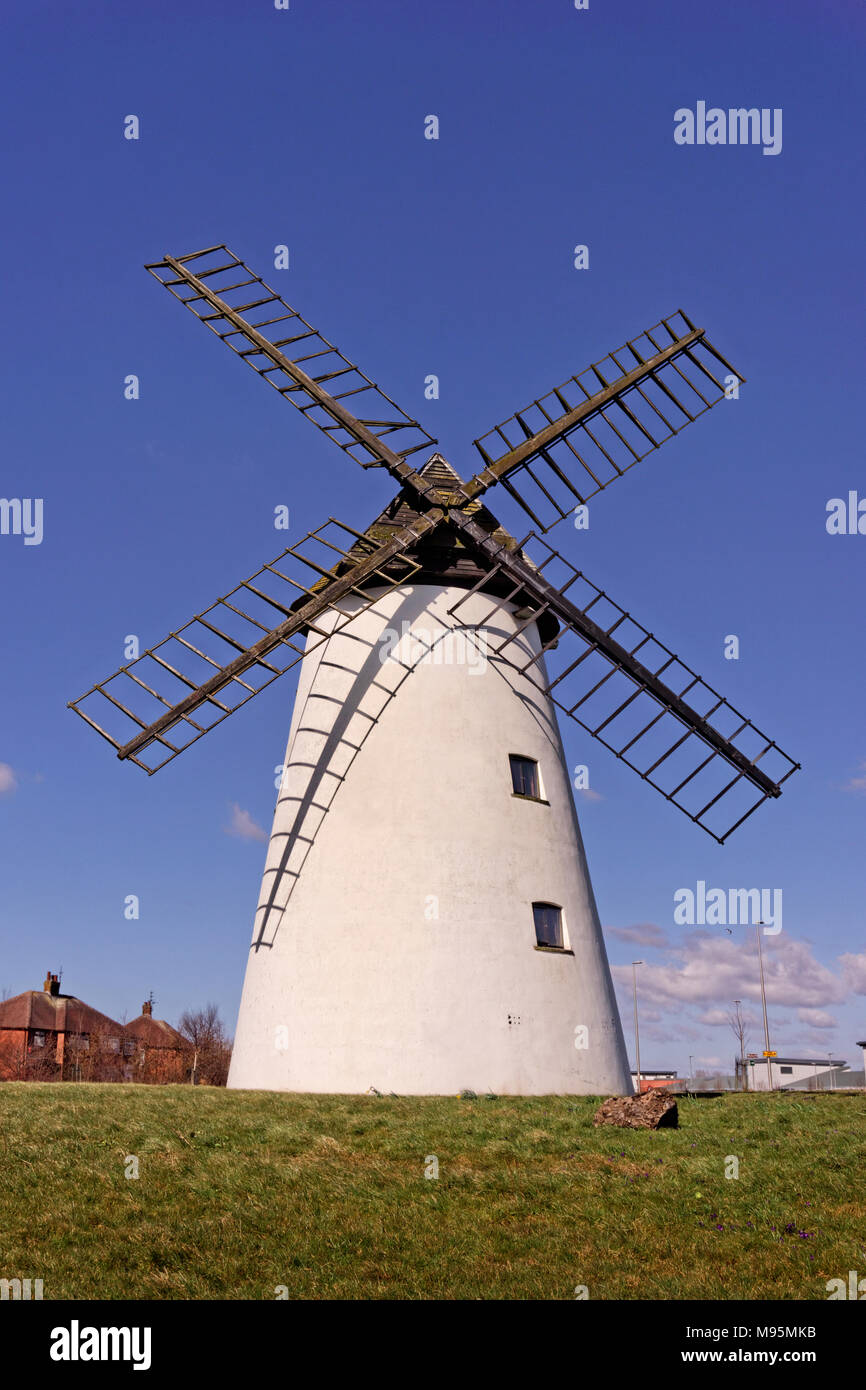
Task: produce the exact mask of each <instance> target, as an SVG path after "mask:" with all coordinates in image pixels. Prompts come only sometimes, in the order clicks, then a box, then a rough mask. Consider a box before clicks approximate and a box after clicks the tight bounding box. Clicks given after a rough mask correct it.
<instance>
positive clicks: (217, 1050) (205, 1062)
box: [177, 1004, 232, 1086]
mask: <svg viewBox="0 0 866 1390" xmlns="http://www.w3.org/2000/svg"><path fill="white" fill-rule="evenodd" d="M177 1029H178V1032H179V1033H181V1034H183V1036H184V1037H185V1038H188V1039H189V1041H190V1043H191V1044H192V1047H193V1049H194V1069H195V1073H196V1075H195V1080H197V1081H201V1082H203V1083H204V1084H205V1085H208V1086H224V1085H225V1084H226V1080H227V1079H228V1073H229V1061H230V1060H231V1055H232V1045H231V1039H230V1037H229V1035H228V1033H227V1031H226V1027H225V1024H224V1023H223V1021H222V1019H221V1018H220V1016H219V1008H218V1006H217V1005H216V1004H206V1005H205V1007H204V1008H203V1009H184V1011H183V1013H182V1014H181V1016H180V1019H179V1021H178V1025H177Z"/></svg>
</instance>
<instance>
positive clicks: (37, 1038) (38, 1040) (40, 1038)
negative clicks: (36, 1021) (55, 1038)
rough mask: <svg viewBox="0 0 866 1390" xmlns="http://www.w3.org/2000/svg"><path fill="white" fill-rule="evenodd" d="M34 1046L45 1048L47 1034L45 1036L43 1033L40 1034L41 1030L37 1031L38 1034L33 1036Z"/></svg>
mask: <svg viewBox="0 0 866 1390" xmlns="http://www.w3.org/2000/svg"><path fill="white" fill-rule="evenodd" d="M33 1046H34V1047H44V1046H45V1034H44V1033H43V1032H40V1031H39V1029H37V1030H36V1032H35V1033H34V1034H33Z"/></svg>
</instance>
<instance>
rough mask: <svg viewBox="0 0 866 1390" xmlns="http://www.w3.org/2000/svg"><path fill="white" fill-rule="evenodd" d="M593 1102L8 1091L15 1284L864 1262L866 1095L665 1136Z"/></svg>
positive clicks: (691, 1294)
mask: <svg viewBox="0 0 866 1390" xmlns="http://www.w3.org/2000/svg"><path fill="white" fill-rule="evenodd" d="M597 1105H598V1101H597V1100H595V1099H593V1098H591V1097H560V1096H556V1097H549V1096H545V1097H537V1098H519V1099H518V1098H513V1097H512V1098H500V1099H485V1098H483V1097H479V1098H477V1099H473V1100H461V1099H458V1098H457V1097H441V1098H428V1097H424V1098H417V1097H414V1098H408V1099H401V1098H397V1097H382V1098H378V1097H375V1096H353V1097H347V1096H298V1095H270V1094H265V1093H258V1092H240V1091H225V1090H217V1089H210V1088H204V1087H201V1088H192V1087H180V1086H166V1087H157V1086H153V1087H148V1086H120V1085H103V1086H99V1085H75V1084H69V1083H67V1084H63V1085H56V1084H54V1085H37V1084H20V1083H8V1084H5V1085H2V1086H0V1174H2V1176H0V1277H5V1278H12V1277H15V1276H17V1277H19V1278H27V1277H29V1278H41V1279H42V1280H43V1281H44V1297H45V1298H46V1299H49V1298H105V1299H111V1298H171V1299H183V1298H219V1299H223V1298H228V1299H233V1298H254V1299H270V1298H274V1296H275V1289H276V1286H277V1285H285V1286H287V1288H288V1292H289V1297H291V1298H349V1299H370V1298H473V1299H474V1298H505V1299H527V1298H529V1299H535V1298H537V1299H550V1298H567V1299H570V1298H573V1297H574V1296H575V1287H576V1286H577V1285H586V1286H587V1288H588V1290H589V1297H590V1298H592V1299H610V1298H629V1299H631V1298H643V1299H661V1298H674V1299H682V1298H700V1299H733V1298H757V1299H825V1298H826V1297H827V1292H826V1289H825V1283H826V1281H827V1280H828V1279H830V1278H836V1277H847V1272H848V1270H849V1269H857V1270H859V1271H860V1273H861V1275H862V1274H866V1221H864V1217H866V1199H864V1196H863V1185H862V1174H863V1171H864V1166H866V1125H864V1119H866V1096H856V1097H848V1096H833V1095H832V1094H824V1095H820V1096H816V1097H814V1098H812V1097H809V1096H805V1095H800V1096H795V1095H785V1096H779V1095H776V1096H763V1097H760V1096H726V1097H723V1098H721V1099H717V1100H680V1102H679V1110H680V1128H679V1129H678V1130H659V1131H657V1132H655V1133H647V1132H640V1131H637V1132H635V1131H630V1130H620V1129H612V1128H608V1127H602V1128H600V1129H594V1128H593V1126H592V1116H593V1114H594V1112H595V1110H596V1108H597ZM131 1154H132V1155H137V1156H138V1159H139V1172H140V1177H139V1178H138V1180H137V1181H136V1180H134V1179H128V1178H126V1177H125V1175H124V1164H125V1159H126V1156H127V1155H131ZM430 1154H435V1155H436V1156H437V1157H438V1160H439V1177H438V1179H432V1180H431V1179H427V1178H425V1176H424V1160H425V1157H426V1156H427V1155H430ZM728 1155H735V1156H737V1157H738V1159H739V1178H738V1179H737V1180H731V1179H726V1178H725V1160H726V1158H727V1156H728ZM720 1227H721V1228H722V1229H719V1228H720ZM800 1232H807V1233H808V1234H807V1235H801V1234H799V1233H800Z"/></svg>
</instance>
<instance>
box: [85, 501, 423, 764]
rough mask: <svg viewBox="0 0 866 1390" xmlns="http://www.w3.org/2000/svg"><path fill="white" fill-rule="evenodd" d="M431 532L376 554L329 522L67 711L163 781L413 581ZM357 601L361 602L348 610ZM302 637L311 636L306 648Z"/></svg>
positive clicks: (398, 538) (362, 538)
mask: <svg viewBox="0 0 866 1390" xmlns="http://www.w3.org/2000/svg"><path fill="white" fill-rule="evenodd" d="M428 524H429V525H431V526H432V522H431V523H428ZM423 530H424V525H423V524H422V523H421V522H416V524H415V526H414V528H413V529H412V530H408V529H405V528H404V529H403V530H400V531H397V532H395V534H394V535H393V536H392V537H391V538H390V539H389V540H388V542H387V543H386V544H384V545H381V546H376V545H375V544H374V543H373V542H371V541H370V539H369V538H368V537H367V536H366V535H365V534H363V533H361V532H359V531H355V530H354V529H353V528H352V527H351V526H346V525H345V524H344V523H343V522H339V521H335V520H334V519H333V518H331V519H330V520H329V521H327V522H326V523H325V524H324V525H323V526H320V527H318V528H317V529H316V530H315V531H310V532H309V533H308V534H307V535H306V536H305V537H304V538H303V540H301V541H299V542H298V543H297V544H296V545H294V546H290V547H289V548H288V549H287V550H284V551H283V553H282V554H281V555H278V556H277V558H276V559H275V560H273V561H271V563H270V564H267V565H264V566H263V567H262V568H261V569H260V570H258V571H257V572H256V573H255V574H254V575H252V576H251V577H250V578H249V579H245V580H243V582H242V583H240V584H238V585H237V586H236V587H235V588H234V589H233V590H232V591H231V593H229V594H227V595H226V596H225V597H224V598H220V599H217V601H216V602H215V603H212V604H211V605H210V607H208V608H206V609H205V610H204V612H202V613H199V614H197V615H196V616H195V617H193V618H191V619H190V620H189V621H188V622H186V623H184V625H183V626H182V627H181V628H179V629H178V630H177V632H172V633H169V635H168V636H167V637H165V638H164V639H163V640H162V641H161V642H158V643H157V644H156V646H155V647H152V648H150V649H149V650H148V651H146V652H144V653H143V654H142V655H141V656H139V657H137V658H136V659H135V660H134V661H132V662H130V663H129V664H128V665H126V666H123V667H121V669H120V670H119V671H116V672H115V673H114V675H112V676H109V677H108V678H107V679H106V680H104V681H99V682H98V683H97V684H96V685H95V686H93V688H92V689H91V690H89V691H88V692H87V694H86V695H82V696H81V697H80V699H78V700H73V701H72V702H71V703H70V705H69V708H70V709H73V710H75V712H76V714H79V715H80V716H81V718H82V719H84V720H85V721H86V723H88V724H89V725H90V726H91V728H93V729H95V730H96V731H97V733H99V734H101V735H102V736H103V738H105V739H107V740H108V742H109V743H111V744H112V745H113V747H114V748H115V749H116V750H117V755H118V757H119V758H123V759H127V758H128V759H129V760H130V761H131V762H134V763H135V764H136V765H137V766H138V767H141V768H144V770H145V771H146V772H148V773H153V772H157V771H158V770H159V769H160V768H161V767H164V766H165V764H166V763H168V762H171V760H172V758H175V757H177V755H178V753H181V752H183V750H184V749H185V748H188V747H189V746H190V745H191V744H193V743H196V742H197V741H198V739H200V738H202V737H203V735H204V734H206V733H208V732H209V730H210V729H212V728H215V726H216V725H217V724H221V723H222V721H223V720H224V719H227V718H228V716H229V715H230V714H233V713H234V711H235V710H237V709H240V707H241V706H242V705H245V704H246V703H247V702H248V701H249V700H251V699H252V698H253V696H254V695H257V694H258V693H259V691H260V690H264V688H265V687H266V686H268V685H270V684H271V682H272V681H274V680H276V679H277V677H278V676H281V675H283V674H284V673H285V672H286V671H288V670H289V669H290V668H291V667H292V666H294V665H295V664H296V663H297V662H299V661H300V660H301V658H302V657H303V656H304V655H305V654H306V652H308V651H311V650H313V648H314V647H315V646H317V645H318V644H319V643H320V642H324V641H327V640H328V639H329V638H330V637H331V636H333V634H334V632H340V631H342V630H343V628H345V627H348V626H349V624H350V623H352V622H354V621H355V619H356V618H357V617H358V616H359V614H360V613H362V612H364V611H365V609H366V608H367V607H369V606H370V605H371V604H373V603H374V602H376V597H375V595H378V596H379V597H381V595H382V593H383V592H388V591H389V590H390V589H392V588H394V587H396V586H397V585H399V584H401V583H405V582H406V581H407V580H408V579H411V577H412V575H413V574H414V573H415V572H416V571H417V568H418V566H417V564H416V563H415V562H414V561H412V560H411V559H410V558H409V557H407V556H404V555H403V552H404V551H405V549H406V547H407V545H408V544H410V543H411V542H412V541H413V540H414V539H415V538H416V536H417V535H418V534H419V533H420V532H422V531H423ZM396 557H399V563H398V564H397V566H396V572H395V567H394V566H392V567H391V568H390V569H389V571H388V572H386V571H385V570H384V569H383V568H382V566H383V565H384V564H386V563H388V562H389V561H393V560H394V559H395V558H396ZM362 583H365V585H366V587H365V588H363V589H362V588H361V585H362ZM371 585H373V586H374V590H373V592H372V593H371V592H370V587H369V586H371ZM350 595H354V596H355V597H356V598H358V597H360V598H361V599H362V600H363V602H362V603H360V605H359V604H358V603H356V602H352V603H351V604H349V605H348V606H347V607H346V608H345V610H343V609H342V608H341V603H342V602H343V601H344V600H345V599H346V598H347V596H350ZM326 608H328V609H336V610H337V611H338V613H339V614H340V616H339V618H338V621H337V625H336V627H334V626H333V623H329V625H328V628H327V629H319V628H317V626H316V618H317V616H318V615H319V614H320V613H322V612H324V610H325V609H326ZM304 632H307V633H309V634H310V636H308V638H307V642H306V645H305V644H304V641H303V634H304ZM296 639H297V640H296Z"/></svg>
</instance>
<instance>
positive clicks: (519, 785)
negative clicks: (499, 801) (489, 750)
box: [508, 753, 542, 801]
mask: <svg viewBox="0 0 866 1390" xmlns="http://www.w3.org/2000/svg"><path fill="white" fill-rule="evenodd" d="M508 761H509V763H510V764H511V789H512V791H513V793H514V795H515V796H527V797H530V798H531V799H532V800H533V801H541V800H542V792H541V777H540V775H539V771H538V763H537V762H536V761H535V759H534V758H526V757H524V756H523V755H522V754H520V753H509V755H508Z"/></svg>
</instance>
